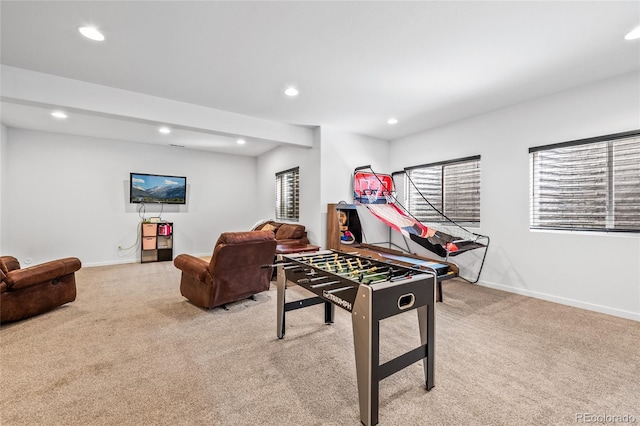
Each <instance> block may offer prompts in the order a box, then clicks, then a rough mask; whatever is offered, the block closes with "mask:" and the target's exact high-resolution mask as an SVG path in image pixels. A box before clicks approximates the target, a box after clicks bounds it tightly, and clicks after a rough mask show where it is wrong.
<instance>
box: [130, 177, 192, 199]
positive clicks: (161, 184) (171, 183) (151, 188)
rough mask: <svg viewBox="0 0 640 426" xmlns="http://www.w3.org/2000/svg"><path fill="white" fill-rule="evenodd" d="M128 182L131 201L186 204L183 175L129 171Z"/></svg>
mask: <svg viewBox="0 0 640 426" xmlns="http://www.w3.org/2000/svg"><path fill="white" fill-rule="evenodd" d="M129 183H130V187H129V194H130V198H129V201H130V202H132V203H161V204H186V201H187V178H186V177H184V176H168V175H150V174H145V173H131V176H130V179H129Z"/></svg>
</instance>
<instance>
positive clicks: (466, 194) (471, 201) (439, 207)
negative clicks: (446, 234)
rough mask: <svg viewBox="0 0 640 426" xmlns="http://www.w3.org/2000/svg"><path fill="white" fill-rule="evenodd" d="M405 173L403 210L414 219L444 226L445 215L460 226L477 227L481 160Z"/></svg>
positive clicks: (451, 163)
mask: <svg viewBox="0 0 640 426" xmlns="http://www.w3.org/2000/svg"><path fill="white" fill-rule="evenodd" d="M405 170H406V175H407V180H408V181H409V182H406V183H404V185H403V188H404V192H405V194H404V201H405V206H407V210H408V211H409V213H411V214H412V215H413V216H414V217H415V218H416V219H418V220H419V221H421V222H447V221H448V220H447V219H446V218H445V217H443V216H442V214H444V215H445V216H446V217H448V218H449V219H450V220H452V221H454V222H457V223H459V224H461V225H467V226H479V225H480V156H474V157H468V158H463V159H458V160H451V161H445V162H440V163H433V164H424V165H421V166H415V167H410V168H407V169H405ZM411 182H412V183H413V184H411ZM425 198H426V200H425ZM441 213H442V214H441Z"/></svg>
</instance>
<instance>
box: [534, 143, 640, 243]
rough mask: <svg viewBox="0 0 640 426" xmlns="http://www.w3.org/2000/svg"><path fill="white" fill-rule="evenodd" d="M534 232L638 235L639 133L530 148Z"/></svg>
mask: <svg viewBox="0 0 640 426" xmlns="http://www.w3.org/2000/svg"><path fill="white" fill-rule="evenodd" d="M529 157H530V158H529V160H530V186H531V190H530V197H531V201H530V204H531V220H530V226H531V228H534V229H569V230H587V231H635V232H638V231H640V131H634V132H625V133H618V134H615V135H607V136H600V137H597V138H589V139H582V140H578V141H571V142H565V143H561V144H555V145H548V146H541V147H535V148H530V149H529Z"/></svg>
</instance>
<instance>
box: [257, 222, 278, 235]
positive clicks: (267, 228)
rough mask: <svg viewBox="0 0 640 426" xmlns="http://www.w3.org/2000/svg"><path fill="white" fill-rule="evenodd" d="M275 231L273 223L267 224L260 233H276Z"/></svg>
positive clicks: (275, 227)
mask: <svg viewBox="0 0 640 426" xmlns="http://www.w3.org/2000/svg"><path fill="white" fill-rule="evenodd" d="M277 229H278V227H277V226H275V225H274V224H273V223H267V224H266V225H264V226H263V227H262V228H260V230H261V231H273V232H274V233H275V232H276V230H277Z"/></svg>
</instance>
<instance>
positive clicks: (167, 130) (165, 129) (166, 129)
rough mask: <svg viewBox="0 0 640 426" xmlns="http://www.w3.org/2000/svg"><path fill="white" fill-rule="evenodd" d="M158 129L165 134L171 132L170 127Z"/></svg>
mask: <svg viewBox="0 0 640 426" xmlns="http://www.w3.org/2000/svg"><path fill="white" fill-rule="evenodd" d="M158 131H159V132H160V133H162V134H165V135H168V134H169V133H171V129H170V128H168V127H160V128H159V129H158Z"/></svg>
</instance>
